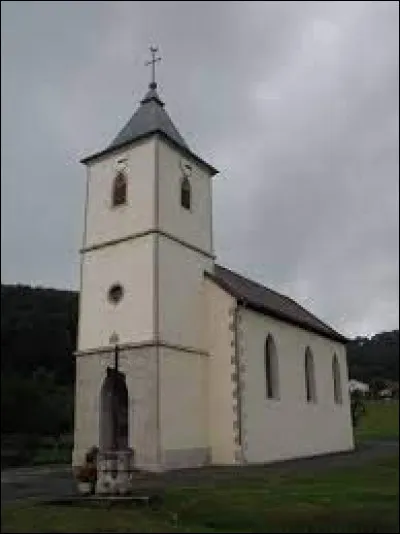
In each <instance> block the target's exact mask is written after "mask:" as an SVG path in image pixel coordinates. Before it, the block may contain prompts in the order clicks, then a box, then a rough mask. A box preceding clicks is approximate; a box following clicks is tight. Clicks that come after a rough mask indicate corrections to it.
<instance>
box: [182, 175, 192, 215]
mask: <svg viewBox="0 0 400 534" xmlns="http://www.w3.org/2000/svg"><path fill="white" fill-rule="evenodd" d="M191 195H192V188H191V186H190V182H189V178H188V177H187V176H185V177H184V178H183V179H182V182H181V206H182V207H183V208H185V209H187V210H190V207H191Z"/></svg>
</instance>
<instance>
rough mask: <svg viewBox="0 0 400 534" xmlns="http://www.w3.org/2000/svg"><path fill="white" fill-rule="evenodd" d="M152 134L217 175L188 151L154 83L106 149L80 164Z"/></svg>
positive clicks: (211, 168) (211, 167)
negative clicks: (164, 139)
mask: <svg viewBox="0 0 400 534" xmlns="http://www.w3.org/2000/svg"><path fill="white" fill-rule="evenodd" d="M153 134H161V135H162V136H163V137H164V138H166V139H167V140H169V141H170V142H172V144H173V145H174V146H175V147H177V148H178V149H181V150H182V151H183V152H184V153H186V154H187V155H189V156H191V157H193V158H194V159H195V160H197V161H198V162H199V163H201V164H203V165H205V166H206V167H207V168H208V169H209V170H210V171H211V173H212V174H213V175H214V174H217V172H218V171H217V169H215V168H214V167H213V166H211V165H210V164H209V163H207V162H206V161H204V160H203V159H201V158H200V157H199V156H197V155H196V154H195V153H194V152H192V151H191V150H190V148H189V146H188V145H187V143H186V141H185V140H184V139H183V137H182V136H181V134H180V133H179V132H178V130H177V129H176V128H175V126H174V124H173V122H172V120H171V118H170V116H169V115H168V113H167V112H166V110H165V107H164V102H163V101H162V100H161V98H160V97H159V95H158V93H157V84H156V83H155V82H154V81H152V82H151V83H150V85H149V89H148V91H147V93H146V95H145V96H144V98H143V100H141V102H140V106H139V107H138V109H137V110H136V111H135V113H134V114H133V115H132V117H131V118H130V119H129V121H128V122H127V123H126V124H125V126H124V127H123V128H122V130H121V131H120V132H119V133H118V135H117V136H116V137H115V138H114V139H113V140H112V142H111V143H110V144H109V145H108V146H107V148H105V149H104V150H102V151H100V152H96V153H95V154H92V155H91V156H87V157H86V158H84V159H82V160H81V161H82V163H88V162H90V161H92V160H94V159H95V158H97V157H99V156H103V155H105V154H107V153H109V152H112V151H114V150H116V149H118V148H120V147H123V146H125V145H129V144H130V143H132V142H134V141H137V140H139V139H142V138H145V137H148V136H150V135H153Z"/></svg>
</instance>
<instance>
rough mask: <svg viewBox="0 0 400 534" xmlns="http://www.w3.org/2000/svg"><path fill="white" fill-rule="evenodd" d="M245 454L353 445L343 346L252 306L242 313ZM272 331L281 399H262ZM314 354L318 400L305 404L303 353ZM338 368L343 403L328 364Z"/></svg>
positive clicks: (255, 456) (259, 457)
mask: <svg viewBox="0 0 400 534" xmlns="http://www.w3.org/2000/svg"><path fill="white" fill-rule="evenodd" d="M240 317H241V321H240V358H241V362H242V364H243V373H242V380H243V382H244V388H243V393H242V421H243V454H244V458H245V461H246V462H264V461H265V460H266V459H267V460H268V461H274V460H284V459H288V458H293V457H300V456H313V455H317V454H322V453H330V452H335V451H344V450H348V449H352V448H353V429H352V423H351V416H350V404H349V396H348V388H347V387H346V384H347V364H346V353H345V350H344V346H343V345H341V344H339V343H336V342H334V341H330V340H327V339H324V338H322V337H320V336H318V335H316V334H313V333H311V332H307V331H305V330H302V329H300V328H297V327H295V326H291V325H288V324H286V323H284V322H282V321H279V320H275V319H273V318H270V317H267V316H264V315H260V314H258V313H256V312H253V311H251V310H246V309H245V310H241V312H240ZM268 335H271V336H272V338H273V340H274V343H275V346H276V355H277V361H278V383H279V387H278V389H279V398H278V399H268V398H267V397H266V385H265V371H264V357H263V356H264V351H265V341H266V338H267V336H268ZM307 347H309V348H310V350H311V353H312V355H313V358H314V371H315V385H316V401H315V402H307V399H306V388H305V368H304V367H305V366H304V360H305V351H306V348H307ZM335 354H336V356H337V358H338V362H339V366H340V375H341V385H340V386H341V392H342V402H341V403H336V402H335V398H334V379H333V373H332V362H333V358H334V355H335Z"/></svg>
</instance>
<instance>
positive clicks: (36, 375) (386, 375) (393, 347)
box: [1, 285, 399, 456]
mask: <svg viewBox="0 0 400 534" xmlns="http://www.w3.org/2000/svg"><path fill="white" fill-rule="evenodd" d="M77 316H78V293H76V292H73V291H60V290H55V289H43V288H32V287H28V286H22V285H16V286H9V285H2V287H1V349H2V357H1V433H2V451H3V449H5V448H6V445H5V443H6V442H7V443H9V440H10V436H16V435H18V436H19V439H18V440H17V445H15V444H14V445H13V447H14V448H16V449H18V448H19V449H21V450H24V451H25V452H26V450H28V449H32V447H33V446H34V445H32V443H33V442H35V440H36V442H37V441H38V440H39V438H40V437H43V436H46V439H48V437H49V436H50V437H52V438H54V439H56V440H58V441H57V443H59V441H60V440H62V436H65V435H67V436H68V435H69V436H71V434H72V428H73V403H74V376H75V365H74V364H75V362H74V356H73V353H74V350H75V342H76V331H77ZM348 361H349V369H350V377H351V378H357V379H358V380H361V381H363V382H368V383H370V382H371V381H373V380H377V379H378V380H383V381H385V380H388V381H394V382H398V377H399V331H398V330H394V331H392V332H382V333H380V334H376V335H375V336H373V337H372V338H370V339H368V338H362V337H358V338H356V339H354V340H353V341H351V342H350V344H349V346H348ZM7 440H8V441H7ZM50 441H51V440H50ZM7 446H8V447H10V445H7ZM2 456H3V452H2Z"/></svg>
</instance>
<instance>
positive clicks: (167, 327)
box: [158, 236, 213, 350]
mask: <svg viewBox="0 0 400 534" xmlns="http://www.w3.org/2000/svg"><path fill="white" fill-rule="evenodd" d="M158 260H159V267H158V278H159V284H158V285H159V301H158V306H159V329H160V339H162V340H163V341H165V342H167V343H172V344H177V345H183V346H185V347H191V348H195V349H198V350H204V349H205V339H204V283H203V272H204V270H210V269H211V268H212V265H213V261H212V259H211V258H208V257H206V256H204V255H202V254H199V253H198V252H195V251H193V250H191V249H189V248H187V247H185V246H183V245H181V244H179V243H176V242H175V241H173V240H171V239H169V238H167V237H164V236H159V249H158Z"/></svg>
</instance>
